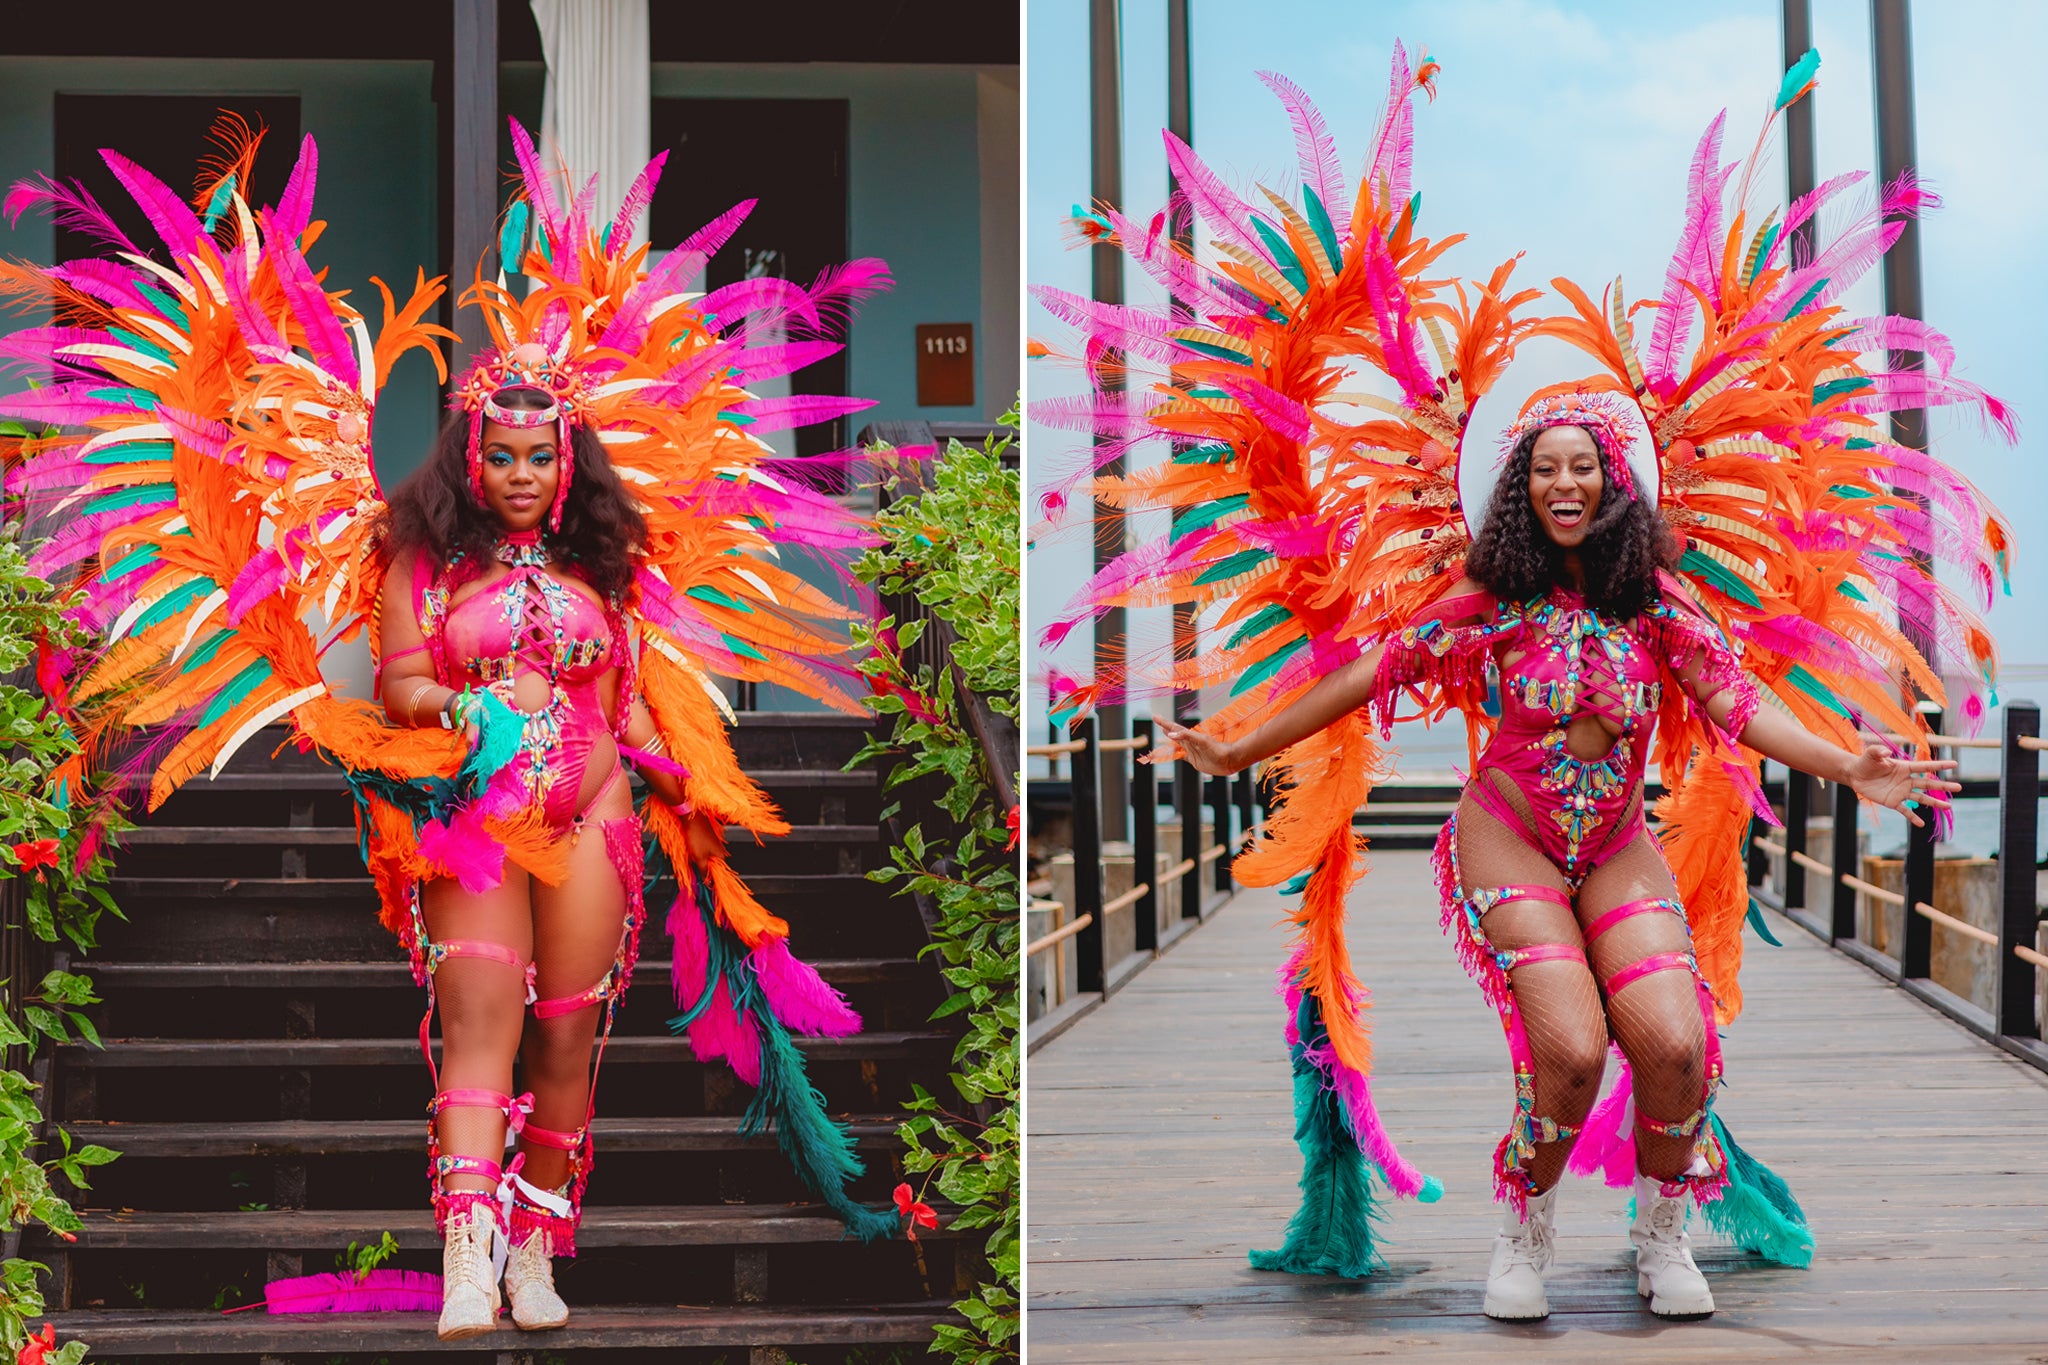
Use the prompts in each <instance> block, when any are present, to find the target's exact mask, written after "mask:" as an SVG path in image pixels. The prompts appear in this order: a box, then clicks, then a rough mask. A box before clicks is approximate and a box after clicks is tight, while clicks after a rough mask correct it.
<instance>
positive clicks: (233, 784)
mask: <svg viewBox="0 0 2048 1365" xmlns="http://www.w3.org/2000/svg"><path fill="white" fill-rule="evenodd" d="M747 776H748V777H750V778H752V779H753V780H754V781H755V783H757V784H758V785H760V786H763V787H873V786H876V785H877V784H878V783H879V782H880V780H881V779H880V777H879V775H878V774H877V773H875V771H874V770H873V769H871V768H856V769H854V770H853V771H852V772H845V771H842V770H839V769H835V768H755V769H752V770H750V771H748V773H747ZM179 790H180V791H188V792H210V791H211V792H267V791H280V792H342V791H347V790H348V782H347V781H346V780H345V779H344V778H343V777H342V775H341V770H340V769H338V768H322V769H319V770H317V771H313V772H264V773H237V772H225V773H222V774H221V775H220V776H219V777H214V778H208V777H196V778H194V779H192V780H191V781H190V782H187V783H186V784H185V785H184V786H183V787H181V788H179Z"/></svg>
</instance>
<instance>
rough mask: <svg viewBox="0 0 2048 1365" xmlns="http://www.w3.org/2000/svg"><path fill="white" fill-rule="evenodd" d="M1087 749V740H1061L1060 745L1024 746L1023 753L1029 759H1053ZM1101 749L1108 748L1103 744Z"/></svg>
mask: <svg viewBox="0 0 2048 1365" xmlns="http://www.w3.org/2000/svg"><path fill="white" fill-rule="evenodd" d="M1087 747H1088V741H1087V740H1084V739H1069V740H1062V741H1061V742H1060V743H1058V744H1030V745H1026V746H1025V748H1024V752H1025V753H1027V754H1029V755H1031V757H1033V758H1053V757H1056V756H1057V755H1060V754H1078V753H1080V752H1081V751H1082V750H1083V749H1085V748H1087ZM1101 747H1103V748H1105V749H1106V748H1108V747H1109V746H1108V745H1107V744H1105V745H1103V746H1101Z"/></svg>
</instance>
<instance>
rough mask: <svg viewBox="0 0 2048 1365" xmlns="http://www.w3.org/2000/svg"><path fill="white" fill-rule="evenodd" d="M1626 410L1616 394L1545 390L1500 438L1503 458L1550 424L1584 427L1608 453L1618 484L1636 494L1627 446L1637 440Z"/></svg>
mask: <svg viewBox="0 0 2048 1365" xmlns="http://www.w3.org/2000/svg"><path fill="white" fill-rule="evenodd" d="M1627 411H1628V406H1627V404H1625V403H1624V402H1623V401H1622V400H1621V399H1619V398H1617V397H1615V396H1614V395H1613V394H1606V393H1549V394H1544V395H1542V396H1541V397H1539V398H1536V399H1535V400H1534V401H1532V402H1531V403H1529V405H1528V406H1527V407H1525V408H1523V409H1522V417H1521V420H1520V421H1518V422H1516V423H1515V424H1514V425H1513V426H1511V427H1509V428H1508V430H1507V434H1506V435H1504V436H1502V437H1501V438H1500V454H1501V459H1502V460H1503V461H1505V460H1506V459H1507V458H1508V457H1509V456H1510V455H1512V454H1513V453H1514V449H1515V447H1516V446H1518V445H1520V444H1521V443H1522V442H1523V441H1524V440H1525V439H1527V438H1528V437H1529V436H1530V435H1531V434H1532V433H1535V432H1538V431H1544V430H1547V429H1548V428H1550V427H1582V428H1584V430H1585V432H1586V434H1587V435H1589V436H1591V437H1592V438H1593V443H1594V444H1595V445H1597V446H1599V447H1600V452H1601V453H1602V454H1603V455H1605V456H1606V457H1607V466H1608V471H1609V474H1610V476H1611V477H1612V478H1613V480H1614V482H1615V485H1616V486H1617V487H1619V488H1620V489H1621V491H1622V492H1623V493H1625V494H1627V495H1628V496H1630V497H1634V496H1635V491H1636V485H1635V476H1634V474H1632V473H1631V472H1630V471H1629V467H1628V448H1629V447H1630V446H1631V445H1633V444H1634V437H1632V436H1631V435H1630V434H1629V421H1628V417H1627Z"/></svg>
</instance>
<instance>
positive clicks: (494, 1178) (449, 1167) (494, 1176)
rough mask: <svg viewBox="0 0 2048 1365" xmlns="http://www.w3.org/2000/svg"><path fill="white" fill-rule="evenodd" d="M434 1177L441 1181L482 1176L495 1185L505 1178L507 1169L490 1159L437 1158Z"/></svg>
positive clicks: (478, 1157) (467, 1157)
mask: <svg viewBox="0 0 2048 1365" xmlns="http://www.w3.org/2000/svg"><path fill="white" fill-rule="evenodd" d="M434 1175H435V1177H436V1178H437V1179H441V1180H446V1179H447V1178H448V1177H449V1176H451V1175H474V1176H481V1177H482V1178H483V1179H485V1180H488V1181H490V1182H491V1183H492V1184H493V1185H495V1184H497V1183H498V1182H499V1181H501V1180H503V1179H504V1178H505V1168H504V1167H502V1166H500V1165H499V1164H498V1163H497V1162H495V1161H492V1160H490V1159H489V1158H488V1157H481V1156H452V1155H451V1156H437V1157H435V1158H434Z"/></svg>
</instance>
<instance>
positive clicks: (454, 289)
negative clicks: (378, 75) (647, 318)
mask: <svg viewBox="0 0 2048 1365" xmlns="http://www.w3.org/2000/svg"><path fill="white" fill-rule="evenodd" d="M454 20H455V30H454V43H453V51H452V53H451V54H450V55H451V57H452V59H453V60H452V61H451V63H450V66H449V84H450V91H449V94H450V97H451V98H450V104H451V106H452V114H453V117H452V119H451V121H450V124H449V125H448V126H449V127H450V129H451V133H450V138H449V141H450V143H451V144H452V145H451V146H450V147H449V149H448V164H447V166H445V167H444V168H443V169H442V172H441V173H442V174H443V175H444V176H446V177H447V178H448V184H449V187H450V189H451V192H452V193H451V202H450V205H449V221H450V224H451V229H452V230H451V233H450V236H449V239H448V250H449V258H448V278H449V290H448V300H449V306H450V307H451V308H452V307H453V306H454V300H455V297H456V295H458V294H460V293H462V291H463V290H465V289H467V288H468V287H469V283H470V281H471V280H472V279H473V278H474V274H473V272H474V271H475V270H476V269H477V268H478V265H479V263H481V265H482V268H483V274H484V278H485V279H490V278H492V277H493V276H495V275H496V274H497V265H496V263H495V261H494V259H493V257H494V256H495V254H496V249H497V243H498V0H455V13H454ZM456 330H457V331H462V332H466V333H467V334H468V335H467V337H466V339H465V340H463V341H459V342H456V343H455V347H454V351H455V363H454V365H453V366H452V367H451V369H450V373H451V374H460V373H461V372H462V370H463V368H464V367H465V366H466V365H467V364H468V363H469V358H470V356H471V355H473V354H474V353H475V351H476V349H477V347H478V346H480V345H482V344H483V342H484V340H485V338H484V337H483V336H482V335H481V330H482V329H480V328H474V327H471V328H457V329H456Z"/></svg>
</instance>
